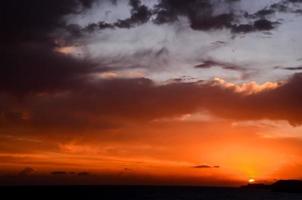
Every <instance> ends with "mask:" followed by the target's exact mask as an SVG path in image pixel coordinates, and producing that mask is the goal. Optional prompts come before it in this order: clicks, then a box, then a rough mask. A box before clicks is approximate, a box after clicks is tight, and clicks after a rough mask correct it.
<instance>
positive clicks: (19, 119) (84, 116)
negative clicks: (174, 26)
mask: <svg viewBox="0 0 302 200" xmlns="http://www.w3.org/2000/svg"><path fill="white" fill-rule="evenodd" d="M301 84H302V75H301V74H296V75H295V76H293V77H292V78H291V79H289V80H288V81H287V82H284V83H282V84H274V83H267V84H263V85H257V84H256V83H253V84H245V85H242V86H238V85H236V84H227V83H226V82H221V81H220V82H217V81H214V82H213V81H199V82H192V83H183V82H174V83H170V84H166V85H157V84H155V83H154V82H153V81H151V80H149V79H145V78H137V79H108V80H100V81H97V82H93V83H85V84H83V85H81V86H79V87H72V88H69V90H68V92H66V93H62V94H61V95H55V94H51V93H50V94H46V95H39V94H37V95H34V96H29V97H27V99H26V100H23V101H20V100H17V99H15V100H14V97H7V99H5V98H4V97H2V102H3V103H2V107H1V108H0V111H1V118H0V123H1V126H2V128H5V127H6V128H9V127H11V128H12V127H14V128H16V127H19V128H21V127H22V128H25V129H47V130H50V129H53V130H56V129H57V130H62V129H68V130H77V131H80V130H82V129H86V128H89V129H90V130H93V129H98V130H100V129H114V128H118V127H120V126H123V124H124V123H126V122H127V121H128V122H129V121H132V122H136V123H140V122H147V121H152V120H154V119H160V118H165V117H177V116H182V115H184V114H187V113H195V112H199V111H200V110H207V111H209V112H210V113H212V114H214V115H216V116H219V117H222V118H230V119H236V120H258V119H271V120H287V121H289V122H290V123H291V124H293V125H297V124H301V123H302V115H301V114H300V113H302V112H300V111H301V110H302V105H301V99H302V94H301V92H300V89H299V87H300V85H301ZM10 113H12V114H10Z"/></svg>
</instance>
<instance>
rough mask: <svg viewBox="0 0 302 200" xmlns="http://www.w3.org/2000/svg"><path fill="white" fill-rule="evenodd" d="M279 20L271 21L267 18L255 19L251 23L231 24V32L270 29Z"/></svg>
mask: <svg viewBox="0 0 302 200" xmlns="http://www.w3.org/2000/svg"><path fill="white" fill-rule="evenodd" d="M277 24H279V22H272V21H269V20H267V19H259V20H256V21H255V22H254V23H253V24H240V25H233V26H232V32H233V33H249V32H255V31H271V30H273V29H274V28H275V27H276V25H277Z"/></svg>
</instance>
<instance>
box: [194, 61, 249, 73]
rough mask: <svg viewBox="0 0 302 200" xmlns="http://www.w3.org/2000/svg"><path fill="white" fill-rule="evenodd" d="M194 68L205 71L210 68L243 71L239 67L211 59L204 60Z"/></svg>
mask: <svg viewBox="0 0 302 200" xmlns="http://www.w3.org/2000/svg"><path fill="white" fill-rule="evenodd" d="M194 67H195V68H200V69H207V68H211V67H221V68H222V69H227V70H235V71H245V69H244V68H242V67H241V66H239V65H236V64H232V63H226V62H220V61H215V60H211V59H209V60H204V61H203V63H202V64H199V65H195V66H194Z"/></svg>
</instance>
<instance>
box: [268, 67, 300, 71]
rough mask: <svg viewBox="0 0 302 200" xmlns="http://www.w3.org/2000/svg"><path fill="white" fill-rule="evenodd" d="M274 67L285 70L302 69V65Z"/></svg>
mask: <svg viewBox="0 0 302 200" xmlns="http://www.w3.org/2000/svg"><path fill="white" fill-rule="evenodd" d="M274 69H284V70H290V71H296V70H302V66H298V67H280V66H276V67H274Z"/></svg>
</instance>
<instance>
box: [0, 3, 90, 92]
mask: <svg viewBox="0 0 302 200" xmlns="http://www.w3.org/2000/svg"><path fill="white" fill-rule="evenodd" d="M92 2H93V1H92V0H87V1H82V0H65V1H63V2H59V3H58V2H57V1H51V0H46V1H43V2H41V1H36V0H29V1H26V2H25V1H24V2H23V1H21V2H20V1H16V0H12V1H3V3H2V6H3V8H4V11H3V12H2V13H1V15H2V17H1V18H2V21H1V26H2V27H1V30H2V31H1V38H2V39H1V44H2V47H3V49H5V51H4V52H3V53H1V66H2V67H1V69H0V85H1V86H0V92H15V93H19V94H20V93H23V94H24V93H28V92H37V91H44V90H45V89H46V88H48V89H54V90H55V89H57V88H60V87H63V88H64V87H65V86H67V85H73V84H75V83H76V82H77V81H79V80H80V79H81V78H82V77H83V76H85V74H88V73H90V71H94V70H95V69H94V68H95V64H94V63H93V62H92V61H88V60H84V59H76V58H74V57H72V56H69V55H63V54H62V53H60V52H56V51H55V49H56V48H58V47H60V46H62V45H65V43H66V42H68V41H67V40H68V39H67V38H65V36H64V34H61V33H60V32H61V31H59V30H64V29H65V28H66V27H67V25H66V23H65V22H64V20H63V17H64V16H66V15H67V14H71V13H80V12H82V11H83V10H85V9H87V8H88V7H89V6H91V4H92Z"/></svg>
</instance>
